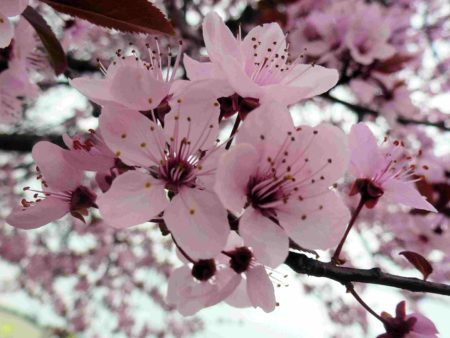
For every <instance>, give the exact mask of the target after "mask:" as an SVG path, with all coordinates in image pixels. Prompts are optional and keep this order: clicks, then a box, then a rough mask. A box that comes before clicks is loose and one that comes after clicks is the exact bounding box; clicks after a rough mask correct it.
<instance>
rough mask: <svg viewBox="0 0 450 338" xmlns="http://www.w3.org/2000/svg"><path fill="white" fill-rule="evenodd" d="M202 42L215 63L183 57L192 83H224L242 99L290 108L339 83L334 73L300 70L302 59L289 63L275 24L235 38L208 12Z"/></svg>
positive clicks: (321, 69) (311, 67)
mask: <svg viewBox="0 0 450 338" xmlns="http://www.w3.org/2000/svg"><path fill="white" fill-rule="evenodd" d="M203 37H204V40H205V46H206V49H207V51H208V56H209V58H210V60H211V62H203V63H200V62H197V61H195V60H193V59H191V58H189V57H187V56H185V58H184V66H185V68H186V71H187V74H188V77H189V78H190V79H191V80H199V79H205V78H215V79H218V80H219V79H220V80H226V81H227V82H228V83H229V85H230V86H231V87H232V88H233V90H234V91H235V92H236V93H237V94H238V95H239V96H240V97H242V98H244V99H249V100H250V99H251V100H253V101H255V100H256V101H258V100H259V101H261V103H263V102H266V101H267V102H269V101H271V100H277V101H279V102H282V103H284V104H286V105H290V104H294V103H296V102H298V101H300V100H303V99H306V98H310V97H312V96H316V95H319V94H321V93H323V92H326V91H327V90H329V89H330V88H332V87H333V86H334V85H335V84H336V82H337V80H338V73H337V71H336V70H334V69H327V68H324V67H321V66H314V65H305V64H300V63H299V59H297V60H295V61H294V62H293V63H290V62H289V61H288V52H287V44H286V38H285V34H284V33H283V31H282V30H281V28H280V26H279V25H278V24H275V23H271V24H265V25H263V26H257V27H255V28H253V29H252V30H251V31H250V32H249V34H248V35H247V36H246V37H245V38H244V39H241V37H240V36H239V37H238V38H235V37H234V36H233V35H232V33H231V31H230V30H229V29H228V28H227V26H226V25H225V23H224V22H223V20H222V19H221V18H220V16H219V15H217V14H216V13H215V12H210V13H208V14H207V15H206V17H205V20H204V21H203Z"/></svg>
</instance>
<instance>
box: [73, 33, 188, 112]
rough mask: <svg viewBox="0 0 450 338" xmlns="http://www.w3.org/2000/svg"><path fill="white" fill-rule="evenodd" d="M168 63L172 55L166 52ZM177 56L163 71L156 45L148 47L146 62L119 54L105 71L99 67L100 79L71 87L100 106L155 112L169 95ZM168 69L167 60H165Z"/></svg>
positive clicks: (133, 56)
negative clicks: (101, 74) (152, 47)
mask: <svg viewBox="0 0 450 338" xmlns="http://www.w3.org/2000/svg"><path fill="white" fill-rule="evenodd" d="M168 57H169V59H171V58H172V54H171V53H170V50H169V56H168ZM180 57H181V53H178V54H177V57H176V60H175V64H174V66H173V68H172V69H170V67H169V68H168V69H167V70H165V71H164V70H163V60H162V54H161V52H160V47H159V44H158V41H157V40H156V46H155V48H154V49H151V48H150V45H148V60H149V61H144V60H142V59H140V58H138V57H137V56H136V55H130V56H123V55H122V54H121V51H120V50H119V51H118V52H117V57H116V58H115V59H114V60H113V61H112V62H111V64H110V65H109V67H108V68H107V69H106V68H105V67H104V66H103V65H100V69H101V71H102V72H103V73H104V75H105V78H104V79H91V78H85V77H81V78H77V79H74V80H72V81H71V85H72V86H73V87H75V88H76V89H78V90H79V91H80V92H81V93H82V94H84V95H86V96H87V97H88V98H89V99H90V100H92V101H94V102H95V103H98V104H100V105H106V104H111V103H116V104H119V105H121V106H123V107H126V108H129V109H134V110H140V111H148V110H151V109H155V108H157V107H158V106H159V105H161V104H163V105H164V103H165V102H163V101H164V100H165V99H166V98H167V97H168V96H169V94H170V89H171V84H172V82H173V81H174V79H175V75H176V73H177V69H178V66H179V63H180ZM169 65H170V60H169Z"/></svg>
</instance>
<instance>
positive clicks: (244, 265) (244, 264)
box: [227, 247, 253, 273]
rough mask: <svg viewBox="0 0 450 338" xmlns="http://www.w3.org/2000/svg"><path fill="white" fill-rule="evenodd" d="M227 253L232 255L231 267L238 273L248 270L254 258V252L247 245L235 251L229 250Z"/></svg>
mask: <svg viewBox="0 0 450 338" xmlns="http://www.w3.org/2000/svg"><path fill="white" fill-rule="evenodd" d="M227 255H228V256H229V257H230V267H231V268H232V269H233V270H234V271H236V273H243V272H245V271H247V270H248V268H249V266H250V263H251V261H252V259H253V253H252V252H251V251H250V249H249V248H246V247H241V248H237V249H235V250H234V251H230V252H227Z"/></svg>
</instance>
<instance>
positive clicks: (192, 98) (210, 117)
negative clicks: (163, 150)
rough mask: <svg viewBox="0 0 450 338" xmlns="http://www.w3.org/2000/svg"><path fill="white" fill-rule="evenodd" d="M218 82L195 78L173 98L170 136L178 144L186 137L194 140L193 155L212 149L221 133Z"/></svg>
mask: <svg viewBox="0 0 450 338" xmlns="http://www.w3.org/2000/svg"><path fill="white" fill-rule="evenodd" d="M214 86H215V81H214V80H203V81H195V82H193V83H191V84H190V85H189V86H187V87H185V88H184V90H182V91H180V92H178V93H176V95H174V96H173V98H172V99H171V100H170V101H169V104H170V106H171V107H172V111H171V112H170V113H169V114H168V115H166V117H165V120H164V123H165V125H164V131H165V132H166V135H167V138H168V139H170V138H171V137H173V138H174V140H175V143H177V144H178V146H179V145H180V143H181V140H182V139H183V138H186V141H190V142H191V144H190V148H189V149H190V150H189V152H190V153H191V154H195V153H196V152H197V150H199V149H201V150H206V149H208V148H211V147H212V146H213V145H214V144H215V142H216V139H217V136H218V133H219V113H220V106H219V103H218V102H217V97H218V96H216V95H215V93H214V90H211V88H214Z"/></svg>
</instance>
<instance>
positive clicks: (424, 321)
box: [405, 313, 439, 338]
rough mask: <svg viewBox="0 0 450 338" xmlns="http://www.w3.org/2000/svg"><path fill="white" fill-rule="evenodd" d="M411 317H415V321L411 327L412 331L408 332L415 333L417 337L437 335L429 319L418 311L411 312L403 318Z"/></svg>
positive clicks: (429, 337)
mask: <svg viewBox="0 0 450 338" xmlns="http://www.w3.org/2000/svg"><path fill="white" fill-rule="evenodd" d="M411 317H414V318H416V319H417V322H416V323H415V324H414V327H413V329H412V332H410V334H412V333H414V334H416V335H417V337H424V338H432V337H437V334H438V333H439V332H438V330H437V328H436V326H435V325H434V323H433V322H432V321H431V320H430V319H428V318H427V317H425V316H423V315H421V314H420V313H412V314H410V315H408V316H406V318H405V320H408V319H409V318H411Z"/></svg>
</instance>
